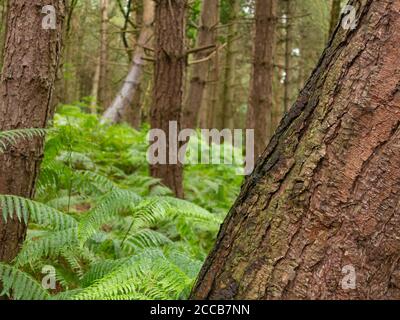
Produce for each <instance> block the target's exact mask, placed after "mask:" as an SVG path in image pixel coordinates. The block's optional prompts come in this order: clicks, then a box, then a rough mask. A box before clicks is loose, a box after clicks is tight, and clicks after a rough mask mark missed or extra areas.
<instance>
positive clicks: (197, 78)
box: [183, 0, 219, 128]
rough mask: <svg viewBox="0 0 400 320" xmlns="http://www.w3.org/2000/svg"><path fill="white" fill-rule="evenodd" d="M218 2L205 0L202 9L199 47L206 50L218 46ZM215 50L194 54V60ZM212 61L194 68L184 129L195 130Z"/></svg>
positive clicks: (185, 110)
mask: <svg viewBox="0 0 400 320" xmlns="http://www.w3.org/2000/svg"><path fill="white" fill-rule="evenodd" d="M218 6H219V5H218V1H216V0H204V1H203V4H202V8H201V17H200V28H199V30H198V38H197V47H198V48H204V47H208V46H211V45H215V44H216V40H217V39H216V32H215V30H216V29H215V28H216V26H217V23H218V14H219V10H218ZM212 51H213V49H209V50H202V51H199V52H197V53H196V54H194V58H193V59H194V60H201V59H205V58H207V57H208V56H209V55H210V54H211V53H212ZM209 62H210V59H209V60H207V61H204V62H202V63H197V64H195V65H194V66H193V71H192V77H191V80H190V85H189V93H188V96H187V99H186V102H185V105H184V114H183V127H184V128H195V127H196V126H197V122H198V115H199V112H200V108H201V104H202V101H203V95H204V89H205V86H206V81H207V74H208V70H209V65H210V63H209Z"/></svg>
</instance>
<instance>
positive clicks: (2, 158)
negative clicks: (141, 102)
mask: <svg viewBox="0 0 400 320" xmlns="http://www.w3.org/2000/svg"><path fill="white" fill-rule="evenodd" d="M46 5H52V6H53V7H54V8H55V13H56V15H57V24H56V29H55V30H52V29H46V30H45V29H43V28H42V19H43V18H44V17H45V15H44V14H42V13H41V8H39V9H38V7H37V1H32V0H10V1H9V11H8V14H7V24H8V30H7V37H6V39H7V41H6V44H5V57H4V65H3V70H2V76H1V82H0V97H1V99H0V115H1V117H0V130H1V131H3V130H12V129H22V128H44V127H45V126H46V123H47V121H48V120H49V118H51V117H52V115H53V111H54V110H53V108H52V104H51V97H52V92H53V86H54V81H55V77H56V72H57V67H58V62H59V58H60V50H61V36H62V22H63V19H64V8H65V3H64V1H62V0H49V1H47V2H46ZM42 154H43V139H42V138H36V139H30V140H26V141H21V142H20V143H18V144H17V145H16V146H15V147H12V148H10V149H9V150H8V151H6V152H5V153H4V154H0V194H12V195H18V196H22V197H27V198H32V197H33V196H34V192H35V182H36V177H37V174H38V170H39V166H40V160H41V158H42ZM25 234H26V225H25V224H24V223H22V222H19V221H18V219H17V218H13V219H10V220H8V221H7V222H4V220H3V219H1V218H0V261H11V260H12V259H13V258H14V257H15V256H16V255H17V253H18V251H19V249H20V245H21V244H22V242H23V241H24V238H25Z"/></svg>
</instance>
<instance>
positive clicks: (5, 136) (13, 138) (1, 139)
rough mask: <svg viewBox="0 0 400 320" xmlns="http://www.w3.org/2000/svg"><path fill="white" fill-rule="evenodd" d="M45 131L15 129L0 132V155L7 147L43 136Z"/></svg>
mask: <svg viewBox="0 0 400 320" xmlns="http://www.w3.org/2000/svg"><path fill="white" fill-rule="evenodd" d="M46 132H47V131H46V130H45V129H35V128H33V129H16V130H9V131H1V132H0V153H4V152H5V151H6V149H7V147H8V146H12V145H15V144H17V143H18V141H20V140H22V139H32V138H33V137H37V136H44V135H45V134H46Z"/></svg>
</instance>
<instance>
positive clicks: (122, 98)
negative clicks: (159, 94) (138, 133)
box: [103, 0, 154, 123]
mask: <svg viewBox="0 0 400 320" xmlns="http://www.w3.org/2000/svg"><path fill="white" fill-rule="evenodd" d="M153 22H154V2H153V0H143V23H142V29H141V31H140V35H139V39H138V42H137V46H136V50H135V53H134V55H133V63H132V67H131V69H130V71H129V73H128V75H127V76H126V78H125V81H124V83H123V85H122V88H121V90H120V92H118V95H117V96H116V98H115V99H114V101H113V102H112V104H111V106H110V107H109V108H108V109H107V110H106V111H105V112H104V114H103V119H104V120H107V121H109V122H111V123H117V122H121V121H122V119H123V118H124V116H125V113H126V112H127V110H128V109H129V108H130V107H131V106H132V103H133V99H134V96H135V94H136V93H137V90H138V89H139V86H140V81H141V78H142V72H143V65H144V63H145V60H144V58H145V47H147V46H149V43H150V41H151V39H152V37H153Z"/></svg>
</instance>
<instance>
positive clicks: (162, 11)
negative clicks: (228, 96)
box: [150, 0, 187, 197]
mask: <svg viewBox="0 0 400 320" xmlns="http://www.w3.org/2000/svg"><path fill="white" fill-rule="evenodd" d="M156 3H157V4H156V18H155V22H156V27H155V34H156V48H155V50H156V52H155V58H156V63H155V72H154V74H155V79H154V90H153V91H154V92H153V104H152V106H151V110H150V124H151V128H152V129H160V130H163V132H165V134H166V137H167V141H166V142H167V145H166V149H167V162H168V164H155V165H152V166H150V173H151V175H152V176H153V177H155V178H160V179H161V180H162V182H163V183H164V184H165V185H166V186H167V187H169V188H170V189H171V190H172V191H173V192H174V193H175V195H176V196H177V197H183V186H182V177H183V168H182V164H180V163H179V162H178V163H177V164H173V163H171V161H170V160H171V159H170V156H171V155H172V154H171V152H170V150H169V149H170V143H171V142H172V143H174V144H175V145H177V141H170V139H169V136H170V130H169V123H170V122H171V121H176V122H177V130H178V131H177V132H179V131H180V128H181V115H182V96H183V92H182V89H183V76H184V72H185V68H186V52H185V51H186V50H185V20H186V6H187V1H186V0H170V1H157V2H156ZM172 149H174V148H173V147H172Z"/></svg>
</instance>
